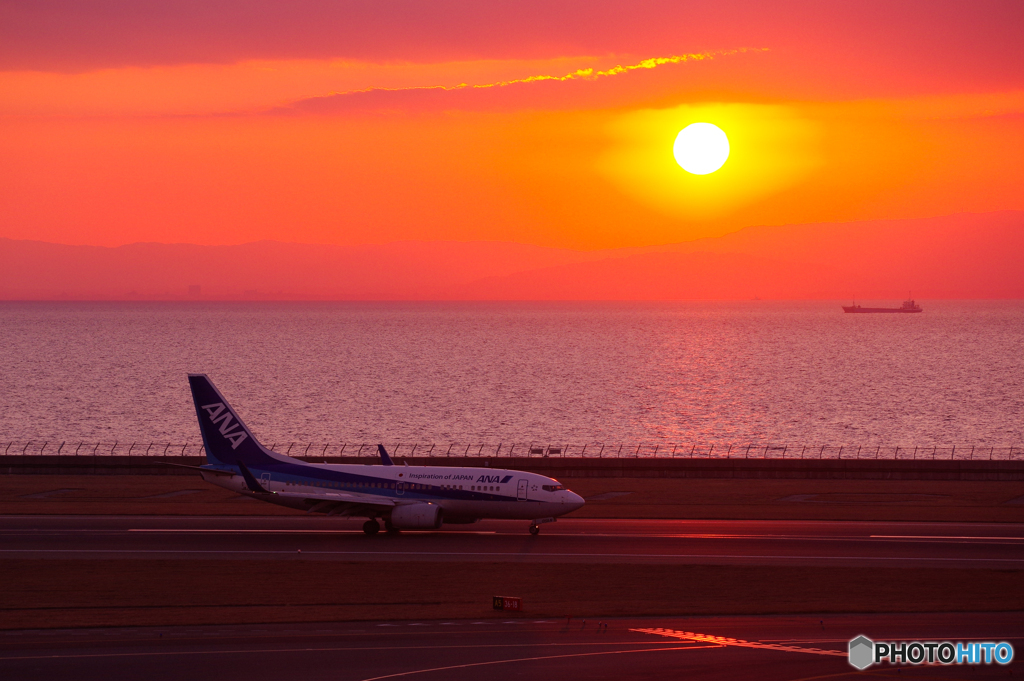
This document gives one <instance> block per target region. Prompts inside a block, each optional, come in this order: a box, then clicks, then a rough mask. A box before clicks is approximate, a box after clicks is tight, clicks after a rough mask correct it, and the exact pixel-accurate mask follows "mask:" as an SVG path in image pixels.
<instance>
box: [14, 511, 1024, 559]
mask: <svg viewBox="0 0 1024 681" xmlns="http://www.w3.org/2000/svg"><path fill="white" fill-rule="evenodd" d="M361 522H362V521H361V520H353V519H337V518H326V517H322V516H321V517H298V518H296V517H194V516H192V517H166V516H165V517H154V516H98V517H97V516H3V517H0V558H35V559H40V558H42V559H46V558H61V559H68V558H91V559H96V558H99V559H103V558H109V559H117V560H131V559H143V558H144V559H153V558H160V559H187V560H202V559H246V560H251V559H261V560H275V559H280V560H288V559H291V558H294V557H296V556H300V555H301V557H302V558H303V559H304V560H324V561H330V560H341V561H349V562H351V561H390V562H400V561H434V562H445V561H457V562H466V561H488V562H493V561H502V562H513V563H514V562H525V563H588V564H595V563H631V564H645V563H647V564H677V565H700V564H711V565H758V566H765V565H790V566H793V565H797V566H856V567H865V566H869V567H870V566H876V567H947V568H966V569H972V568H986V569H1020V568H1022V567H1024V525H1015V524H977V523H880V522H838V521H813V522H811V521H721V520H716V521H704V520H699V521H698V520H694V521H686V520H644V521H638V520H608V519H563V520H560V521H558V522H557V523H552V524H548V525H545V526H544V527H543V529H542V532H541V534H540V536H537V537H532V536H530V535H528V534H527V533H526V525H527V523H525V522H519V521H484V522H481V523H478V524H475V525H468V526H453V527H450V528H449V527H447V526H446V527H445V528H444V529H442V530H439V531H433V532H411V531H404V532H402V533H399V534H395V535H388V534H385V533H381V534H379V535H377V536H373V537H369V536H365V535H364V534H363V533H362V531H361V530H360V529H359V528H360V525H361Z"/></svg>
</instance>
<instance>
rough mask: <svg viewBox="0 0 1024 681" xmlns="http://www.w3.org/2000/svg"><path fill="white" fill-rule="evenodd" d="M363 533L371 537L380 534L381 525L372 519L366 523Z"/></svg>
mask: <svg viewBox="0 0 1024 681" xmlns="http://www.w3.org/2000/svg"><path fill="white" fill-rule="evenodd" d="M363 532H365V533H366V534H368V535H371V536H372V535H375V534H377V533H378V532H380V523H378V522H377V521H376V520H374V519H373V518H370V519H369V520H367V521H366V522H365V523H363Z"/></svg>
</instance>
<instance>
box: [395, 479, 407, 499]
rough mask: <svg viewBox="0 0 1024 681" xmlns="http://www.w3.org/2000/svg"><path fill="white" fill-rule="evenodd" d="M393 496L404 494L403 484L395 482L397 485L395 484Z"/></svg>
mask: <svg viewBox="0 0 1024 681" xmlns="http://www.w3.org/2000/svg"><path fill="white" fill-rule="evenodd" d="M395 494H397V495H399V496H401V495H403V494H405V483H404V482H397V483H395Z"/></svg>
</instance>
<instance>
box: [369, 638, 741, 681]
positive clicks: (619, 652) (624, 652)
mask: <svg viewBox="0 0 1024 681" xmlns="http://www.w3.org/2000/svg"><path fill="white" fill-rule="evenodd" d="M720 647H721V646H681V647H678V648H648V649H645V650H607V651H603V652H600V653H572V654H569V655H545V656H542V657H517V658H513V659H510V660H492V661H490V662H471V663H469V664H453V665H450V666H447V667H433V668H431V669H414V670H412V671H408V672H398V673H396V674H385V675H384V676H373V677H370V678H367V679H363V680H362V681H381V680H382V679H395V678H398V677H400V676H413V675H414V674H429V673H430V672H444V671H449V670H452V669H468V668H470V667H485V666H487V665H492V664H508V663H509V662H536V661H538V660H559V659H564V658H569V657H591V656H594V655H628V654H630V653H650V652H661V651H663V650H698V649H700V648H720Z"/></svg>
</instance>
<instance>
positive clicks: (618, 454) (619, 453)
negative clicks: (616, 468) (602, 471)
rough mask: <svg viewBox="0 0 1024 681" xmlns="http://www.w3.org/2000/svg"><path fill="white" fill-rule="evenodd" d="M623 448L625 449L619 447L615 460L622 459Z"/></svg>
mask: <svg viewBox="0 0 1024 681" xmlns="http://www.w3.org/2000/svg"><path fill="white" fill-rule="evenodd" d="M622 447H623V445H619V451H617V452H615V458H616V459H621V458H622Z"/></svg>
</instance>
